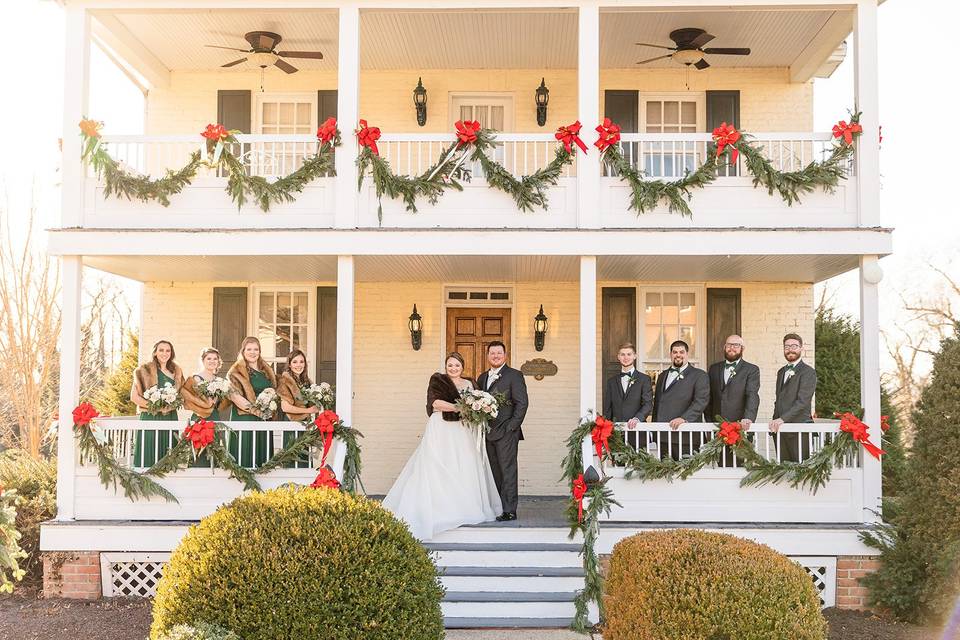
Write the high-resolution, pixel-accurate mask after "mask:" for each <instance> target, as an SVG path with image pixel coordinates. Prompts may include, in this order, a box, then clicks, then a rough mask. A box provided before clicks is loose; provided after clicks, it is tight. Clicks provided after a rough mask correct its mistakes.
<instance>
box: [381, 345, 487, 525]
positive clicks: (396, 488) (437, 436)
mask: <svg viewBox="0 0 960 640" xmlns="http://www.w3.org/2000/svg"><path fill="white" fill-rule="evenodd" d="M445 369H446V373H435V374H433V375H432V376H431V377H430V386H429V387H428V389H427V415H428V416H429V420H427V428H426V430H425V431H424V433H423V439H422V440H421V441H420V445H419V446H418V447H417V450H416V451H414V453H413V455H412V456H411V457H410V459H409V460H407V464H406V465H405V466H404V467H403V471H401V472H400V477H398V478H397V481H396V482H394V483H393V487H392V488H391V489H390V492H389V493H387V497H386V498H384V500H383V506H384V507H386V508H387V509H389V510H390V511H392V512H393V514H394V515H395V516H397V517H398V518H400V519H401V520H403V521H404V522H406V523H407V525H409V527H410V531H411V532H412V533H413V535H414V536H416V537H417V538H418V539H420V540H430V539H431V538H433V537H434V536H435V535H436V534H438V533H440V532H441V531H447V530H448V529H455V528H456V527H459V526H460V525H464V524H476V523H478V522H486V521H488V520H493V519H494V518H495V517H496V516H497V514H498V513H500V512H501V511H502V507H501V504H500V495H499V494H498V493H497V486H496V484H495V483H494V480H493V472H492V471H490V464H489V462H488V461H487V449H486V447H485V446H483V443H482V442H481V444H480V446H477V437H476V435H475V434H474V431H473V430H472V429H471V428H470V427H467V426H465V425H464V424H463V423H462V422H461V421H460V414H459V413H457V411H456V406H455V404H454V403H455V402H456V401H457V399H458V398H459V397H460V392H462V391H463V390H464V389H468V388H473V385H472V384H471V382H470V380H469V379H468V378H463V377H462V376H461V374H462V373H463V356H461V355H460V354H459V353H457V352H453V353H451V354H450V355H448V356H447V360H446V364H445Z"/></svg>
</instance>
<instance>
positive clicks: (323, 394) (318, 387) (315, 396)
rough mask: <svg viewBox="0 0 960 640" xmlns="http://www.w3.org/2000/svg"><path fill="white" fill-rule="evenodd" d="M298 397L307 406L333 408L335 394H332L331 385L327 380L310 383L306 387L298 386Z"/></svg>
mask: <svg viewBox="0 0 960 640" xmlns="http://www.w3.org/2000/svg"><path fill="white" fill-rule="evenodd" d="M299 399H300V401H301V402H303V404H304V405H306V406H308V407H320V408H321V409H333V406H334V404H335V403H336V396H334V395H333V387H331V386H330V384H329V383H327V382H321V383H320V384H311V385H310V386H308V387H300V398H299Z"/></svg>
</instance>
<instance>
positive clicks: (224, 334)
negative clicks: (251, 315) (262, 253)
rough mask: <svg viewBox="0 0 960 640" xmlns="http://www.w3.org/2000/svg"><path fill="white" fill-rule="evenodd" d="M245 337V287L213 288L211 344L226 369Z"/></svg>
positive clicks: (234, 357)
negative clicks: (218, 353)
mask: <svg viewBox="0 0 960 640" xmlns="http://www.w3.org/2000/svg"><path fill="white" fill-rule="evenodd" d="M245 337H247V288H246V287H214V288H213V346H214V348H215V349H217V350H218V351H219V352H220V357H221V358H222V359H223V367H222V368H221V371H226V370H227V369H228V368H229V367H230V364H231V363H232V362H233V361H234V360H235V359H236V357H237V353H238V352H239V350H240V343H241V342H243V339H244V338H245Z"/></svg>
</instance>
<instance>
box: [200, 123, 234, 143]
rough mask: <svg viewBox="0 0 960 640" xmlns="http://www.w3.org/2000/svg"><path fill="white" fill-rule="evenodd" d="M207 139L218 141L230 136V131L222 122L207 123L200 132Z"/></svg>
mask: <svg viewBox="0 0 960 640" xmlns="http://www.w3.org/2000/svg"><path fill="white" fill-rule="evenodd" d="M200 135H202V136H203V137H204V138H206V139H207V140H211V141H213V142H220V141H221V140H226V139H227V138H229V137H230V132H229V131H227V128H226V127H224V126H223V125H222V124H208V125H207V128H206V129H204V130H203V132H202V133H201V134H200Z"/></svg>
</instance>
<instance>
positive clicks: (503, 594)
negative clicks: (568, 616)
mask: <svg viewBox="0 0 960 640" xmlns="http://www.w3.org/2000/svg"><path fill="white" fill-rule="evenodd" d="M576 597H577V594H576V593H575V592H572V591H500V592H496V591H448V592H447V593H446V595H445V596H444V597H443V601H444V602H573V601H574V600H575V599H576Z"/></svg>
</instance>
